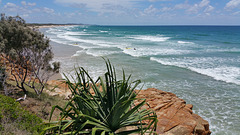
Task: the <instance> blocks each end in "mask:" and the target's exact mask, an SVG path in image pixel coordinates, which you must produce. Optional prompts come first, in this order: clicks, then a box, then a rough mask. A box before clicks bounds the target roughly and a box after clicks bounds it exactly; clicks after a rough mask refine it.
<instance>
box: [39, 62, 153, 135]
mask: <svg viewBox="0 0 240 135" xmlns="http://www.w3.org/2000/svg"><path fill="white" fill-rule="evenodd" d="M105 62H106V67H107V72H106V73H105V79H104V80H103V79H102V78H101V77H99V78H98V79H97V81H93V79H92V78H91V77H90V76H89V74H88V73H87V71H86V70H84V68H78V69H75V71H76V77H73V76H72V79H73V80H74V81H73V82H71V81H70V79H68V77H67V76H65V77H66V78H67V79H66V83H67V84H68V86H69V89H70V90H71V92H72V95H73V98H72V99H71V100H70V101H69V102H68V103H67V104H66V106H65V107H64V108H61V107H59V106H54V107H53V109H52V112H51V115H50V120H51V117H52V113H53V111H54V110H55V109H59V110H60V111H61V117H60V120H59V121H53V122H49V123H48V124H49V127H47V128H45V129H44V132H43V134H45V133H46V132H48V133H50V134H51V133H54V134H56V133H57V134H92V135H95V134H101V135H105V134H109V135H115V134H119V135H120V134H132V133H139V134H145V133H148V134H153V133H155V132H154V131H155V130H156V125H157V116H156V114H155V113H154V112H153V111H151V110H146V109H143V110H140V108H141V107H142V106H143V105H144V104H146V102H145V100H144V99H141V102H140V103H139V104H136V105H135V104H134V101H135V100H137V98H136V96H137V93H135V92H134V90H135V88H136V87H137V86H138V85H139V83H140V80H137V81H134V82H130V77H131V76H129V77H127V78H126V77H125V73H124V71H123V79H122V80H117V79H116V72H115V68H114V67H113V66H112V65H111V63H110V62H109V60H107V61H106V60H105ZM74 78H75V79H74ZM138 100H139V99H138Z"/></svg>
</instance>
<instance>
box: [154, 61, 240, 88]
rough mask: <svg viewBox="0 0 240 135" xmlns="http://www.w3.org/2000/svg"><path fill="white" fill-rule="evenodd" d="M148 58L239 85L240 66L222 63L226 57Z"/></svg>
mask: <svg viewBox="0 0 240 135" xmlns="http://www.w3.org/2000/svg"><path fill="white" fill-rule="evenodd" d="M150 60H152V61H156V62H158V63H161V64H163V65H170V66H177V67H181V68H186V69H189V70H191V71H194V72H197V73H200V74H203V75H207V76H210V77H212V78H214V79H215V80H221V81H225V82H227V83H235V84H238V85H240V68H239V67H234V66H224V64H223V63H224V62H226V61H228V59H223V58H182V59H180V58H155V57H151V58H150ZM214 62H215V63H214ZM220 64H222V65H220Z"/></svg>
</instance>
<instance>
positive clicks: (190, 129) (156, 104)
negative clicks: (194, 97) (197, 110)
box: [138, 88, 211, 135]
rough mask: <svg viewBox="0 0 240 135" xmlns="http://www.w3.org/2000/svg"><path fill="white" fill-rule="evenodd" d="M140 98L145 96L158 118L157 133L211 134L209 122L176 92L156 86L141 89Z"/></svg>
mask: <svg viewBox="0 0 240 135" xmlns="http://www.w3.org/2000/svg"><path fill="white" fill-rule="evenodd" d="M138 98H145V99H146V102H147V103H148V104H149V106H147V105H146V106H143V108H148V109H152V110H154V111H155V112H156V114H157V118H158V126H157V133H158V134H161V135H210V134H211V132H210V130H209V123H208V122H207V121H206V120H204V119H203V118H201V117H200V116H199V115H197V114H194V113H193V111H192V108H193V105H191V104H186V102H185V101H184V100H183V99H180V98H178V97H177V96H176V95H175V94H173V93H170V92H165V91H162V90H158V89H155V88H149V89H147V90H141V91H140V92H139V94H138Z"/></svg>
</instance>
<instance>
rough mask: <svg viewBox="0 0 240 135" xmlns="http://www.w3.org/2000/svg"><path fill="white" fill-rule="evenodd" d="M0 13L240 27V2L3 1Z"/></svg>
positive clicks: (50, 19) (49, 19)
mask: <svg viewBox="0 0 240 135" xmlns="http://www.w3.org/2000/svg"><path fill="white" fill-rule="evenodd" d="M0 13H5V14H6V15H7V16H10V15H11V16H15V15H20V16H21V17H23V18H24V19H25V20H26V21H27V22H34V23H84V24H100V25H240V0H24V1H21V0H0Z"/></svg>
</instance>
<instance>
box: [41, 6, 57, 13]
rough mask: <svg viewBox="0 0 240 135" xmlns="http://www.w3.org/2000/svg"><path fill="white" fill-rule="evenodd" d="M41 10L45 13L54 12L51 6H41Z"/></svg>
mask: <svg viewBox="0 0 240 135" xmlns="http://www.w3.org/2000/svg"><path fill="white" fill-rule="evenodd" d="M43 12H45V13H47V14H53V13H54V10H53V9H51V8H47V7H44V8H43Z"/></svg>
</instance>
